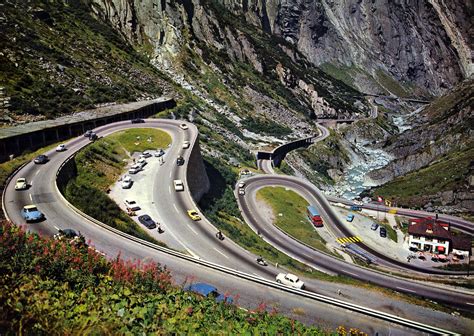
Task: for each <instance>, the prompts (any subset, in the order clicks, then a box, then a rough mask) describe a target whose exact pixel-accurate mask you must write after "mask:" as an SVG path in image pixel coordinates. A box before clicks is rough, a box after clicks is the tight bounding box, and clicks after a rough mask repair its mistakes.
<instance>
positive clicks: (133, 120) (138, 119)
mask: <svg viewBox="0 0 474 336" xmlns="http://www.w3.org/2000/svg"><path fill="white" fill-rule="evenodd" d="M144 122H145V120H143V119H140V118H135V119H132V124H142V123H144Z"/></svg>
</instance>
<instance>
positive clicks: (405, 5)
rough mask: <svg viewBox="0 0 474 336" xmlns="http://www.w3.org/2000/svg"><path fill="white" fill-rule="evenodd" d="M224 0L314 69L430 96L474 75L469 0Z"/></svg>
mask: <svg viewBox="0 0 474 336" xmlns="http://www.w3.org/2000/svg"><path fill="white" fill-rule="evenodd" d="M221 1H222V2H223V3H225V4H226V6H227V7H228V8H230V9H232V10H233V11H234V12H236V13H239V12H243V13H244V14H245V17H246V19H247V21H248V22H250V23H253V24H256V25H259V26H261V27H262V28H263V29H264V30H266V31H268V32H272V33H274V34H276V35H278V36H281V37H283V38H284V39H285V40H287V41H289V42H290V43H291V44H293V45H294V46H295V47H296V48H297V49H298V50H299V51H301V52H302V53H303V54H304V55H305V56H306V57H308V59H309V60H311V61H312V62H313V63H314V64H316V65H322V64H324V63H336V64H340V65H346V66H350V67H359V68H361V69H364V70H365V71H367V72H369V73H370V74H371V75H372V76H373V77H374V78H375V80H376V81H377V82H378V84H380V85H381V86H383V87H384V89H386V90H387V91H392V90H391V87H390V86H389V85H387V83H386V81H384V80H383V76H381V75H380V74H379V71H383V72H386V73H388V74H390V75H391V76H393V77H394V78H395V79H397V80H399V81H402V82H407V83H412V84H414V85H416V86H418V87H420V88H422V89H426V90H428V91H429V92H431V93H434V94H439V93H441V92H443V91H445V90H446V89H447V88H450V87H452V86H453V85H455V84H456V83H457V82H459V81H460V80H462V79H463V78H467V77H468V76H470V75H471V74H472V73H473V72H474V65H473V62H472V57H471V51H470V46H472V35H470V33H469V29H472V25H471V24H470V18H472V14H473V5H472V2H470V1H469V0H461V1H442V0H421V1H414V0H413V1H391V0H372V1H364V0H338V1H331V0H318V1H312V0H289V1H285V0H264V1H261V0H258V1H257V0H235V1H232V0H221ZM469 27H471V28H469ZM357 76H362V77H365V76H363V74H362V73H361V72H359V73H358V75H357ZM357 76H354V79H355V80H356V84H360V85H362V83H363V82H364V80H363V78H361V79H360V80H357V79H356V78H355V77H357ZM362 86H365V87H366V88H367V89H370V87H367V86H366V85H362ZM392 93H397V92H392Z"/></svg>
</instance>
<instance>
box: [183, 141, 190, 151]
mask: <svg viewBox="0 0 474 336" xmlns="http://www.w3.org/2000/svg"><path fill="white" fill-rule="evenodd" d="M186 148H189V141H188V140H184V141H183V149H186Z"/></svg>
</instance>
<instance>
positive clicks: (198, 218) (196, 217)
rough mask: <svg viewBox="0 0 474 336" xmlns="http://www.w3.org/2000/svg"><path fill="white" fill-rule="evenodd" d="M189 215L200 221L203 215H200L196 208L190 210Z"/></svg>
mask: <svg viewBox="0 0 474 336" xmlns="http://www.w3.org/2000/svg"><path fill="white" fill-rule="evenodd" d="M188 216H189V217H190V218H191V219H192V220H193V221H199V220H201V216H199V214H198V212H197V211H196V210H194V209H192V210H188Z"/></svg>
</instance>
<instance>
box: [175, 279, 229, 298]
mask: <svg viewBox="0 0 474 336" xmlns="http://www.w3.org/2000/svg"><path fill="white" fill-rule="evenodd" d="M184 290H185V291H189V292H194V293H196V294H199V295H202V296H205V297H209V298H214V299H215V300H216V301H217V302H225V303H232V302H233V301H234V299H233V298H232V297H230V296H227V297H225V296H224V295H223V294H220V293H219V292H218V291H217V288H216V287H214V286H212V285H209V284H206V283H203V282H200V283H195V284H192V285H188V286H186V287H184Z"/></svg>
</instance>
